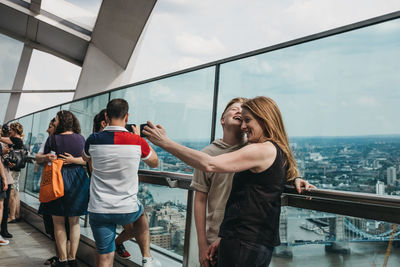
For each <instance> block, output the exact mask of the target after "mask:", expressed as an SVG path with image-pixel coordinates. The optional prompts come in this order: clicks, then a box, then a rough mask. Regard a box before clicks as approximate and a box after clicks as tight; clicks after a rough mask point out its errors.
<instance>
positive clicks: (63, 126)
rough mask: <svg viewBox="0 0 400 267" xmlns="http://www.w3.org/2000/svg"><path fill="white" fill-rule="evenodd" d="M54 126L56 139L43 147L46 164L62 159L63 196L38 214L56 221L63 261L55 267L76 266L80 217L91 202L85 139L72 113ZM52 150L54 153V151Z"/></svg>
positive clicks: (61, 113) (61, 115)
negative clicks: (85, 160) (66, 221)
mask: <svg viewBox="0 0 400 267" xmlns="http://www.w3.org/2000/svg"><path fill="white" fill-rule="evenodd" d="M55 125H56V130H55V135H54V136H50V137H49V138H48V139H47V141H46V144H45V147H44V154H46V158H45V162H51V161H53V160H55V159H57V158H61V159H63V161H64V165H63V167H62V170H61V173H62V176H63V182H64V196H63V197H61V198H58V199H56V200H53V201H51V202H47V203H42V204H41V205H40V208H39V213H43V214H50V215H52V217H53V222H54V235H55V239H56V244H57V249H58V252H59V255H60V257H59V261H57V262H55V263H53V264H52V266H77V263H76V260H75V257H76V251H77V249H78V244H79V238H80V226H79V216H81V215H85V214H87V206H88V201H89V177H88V176H87V174H86V172H85V170H84V169H83V165H84V164H85V162H84V161H83V160H82V157H81V154H82V150H83V147H84V144H85V139H84V137H83V136H82V135H80V132H81V129H80V125H79V121H78V119H77V118H76V117H75V116H74V114H72V113H71V112H69V111H65V110H61V111H59V112H58V113H57V116H56V120H55ZM52 138H54V140H52ZM54 141H55V142H54ZM54 143H55V144H54ZM52 147H53V148H54V149H55V151H52ZM66 218H68V221H69V225H70V234H69V239H70V250H69V251H67V236H66V229H65V219H66Z"/></svg>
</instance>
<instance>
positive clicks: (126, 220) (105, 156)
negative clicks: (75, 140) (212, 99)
mask: <svg viewBox="0 0 400 267" xmlns="http://www.w3.org/2000/svg"><path fill="white" fill-rule="evenodd" d="M128 109H129V105H128V102H126V101H125V100H124V99H113V100H111V101H110V102H109V103H108V104H107V110H106V119H107V121H108V122H109V125H108V126H107V127H105V128H104V130H103V131H102V132H98V133H93V134H91V135H90V136H89V137H88V138H87V140H86V143H85V149H84V151H83V152H82V157H83V159H84V160H85V161H87V162H89V163H90V164H91V165H92V169H93V171H92V180H91V184H90V200H89V207H88V211H89V222H90V227H91V229H92V232H93V236H94V239H95V242H96V247H97V251H96V254H95V260H96V265H97V266H113V261H114V254H115V249H116V245H115V241H114V239H115V236H116V226H117V225H122V226H123V228H124V230H125V231H123V232H122V233H121V234H120V235H119V237H118V238H119V239H121V240H127V239H130V238H132V237H133V236H134V237H135V238H136V240H137V241H138V244H139V246H140V250H141V252H142V255H143V260H142V264H143V265H142V266H146V267H147V266H153V263H154V260H153V258H152V257H151V255H150V233H149V227H148V223H147V219H146V216H145V214H144V208H143V205H142V204H141V203H140V201H139V200H138V198H137V193H138V169H139V163H140V159H142V160H143V161H144V162H145V163H146V164H147V165H148V166H150V167H152V168H155V167H157V165H158V157H157V154H156V152H155V151H154V150H153V149H152V148H151V147H150V146H149V144H148V143H147V142H146V140H144V139H143V138H142V137H140V136H138V135H136V134H132V133H129V132H128V131H127V129H126V128H125V127H126V123H127V121H128V116H129V114H128ZM130 128H131V129H132V126H131V127H130ZM134 128H135V132H136V131H137V130H138V127H137V126H136V127H134ZM131 235H133V236H131Z"/></svg>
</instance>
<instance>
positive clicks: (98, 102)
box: [61, 94, 108, 138]
mask: <svg viewBox="0 0 400 267" xmlns="http://www.w3.org/2000/svg"><path fill="white" fill-rule="evenodd" d="M107 102H108V94H103V95H99V96H95V97H91V98H87V99H83V100H79V101H76V102H73V103H70V104H66V105H62V106H61V109H62V110H69V111H71V112H72V113H74V115H75V116H76V117H77V118H78V120H79V123H80V125H81V131H82V132H81V134H82V135H83V136H84V137H85V138H87V137H88V136H89V135H90V134H91V133H92V132H93V118H94V116H95V115H96V114H97V113H99V112H100V111H101V110H102V109H104V108H106V106H107Z"/></svg>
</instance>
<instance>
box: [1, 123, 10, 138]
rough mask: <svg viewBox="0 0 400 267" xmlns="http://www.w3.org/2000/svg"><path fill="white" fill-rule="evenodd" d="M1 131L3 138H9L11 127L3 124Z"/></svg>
mask: <svg viewBox="0 0 400 267" xmlns="http://www.w3.org/2000/svg"><path fill="white" fill-rule="evenodd" d="M1 130H2V131H3V136H8V135H9V134H10V126H8V124H3V126H2V127H1Z"/></svg>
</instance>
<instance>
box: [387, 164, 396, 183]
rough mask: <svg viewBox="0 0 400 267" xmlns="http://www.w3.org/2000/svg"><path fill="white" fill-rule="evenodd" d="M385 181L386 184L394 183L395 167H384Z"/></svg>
mask: <svg viewBox="0 0 400 267" xmlns="http://www.w3.org/2000/svg"><path fill="white" fill-rule="evenodd" d="M386 181H387V184H388V185H394V184H395V183H396V168H395V167H389V168H387V169H386Z"/></svg>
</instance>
